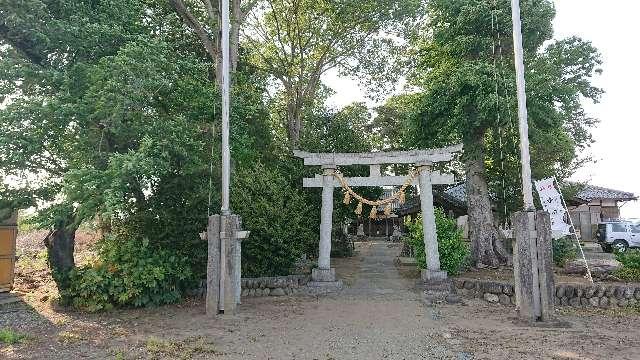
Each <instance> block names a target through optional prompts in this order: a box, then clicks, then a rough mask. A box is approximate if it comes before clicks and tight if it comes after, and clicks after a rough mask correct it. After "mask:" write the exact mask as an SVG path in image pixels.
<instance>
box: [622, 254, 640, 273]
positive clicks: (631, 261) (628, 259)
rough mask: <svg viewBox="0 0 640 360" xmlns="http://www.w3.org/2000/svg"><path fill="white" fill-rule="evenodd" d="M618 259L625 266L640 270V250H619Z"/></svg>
mask: <svg viewBox="0 0 640 360" xmlns="http://www.w3.org/2000/svg"><path fill="white" fill-rule="evenodd" d="M616 260H618V261H619V262H620V264H622V267H623V268H627V269H634V270H640V250H627V251H625V252H617V253H616Z"/></svg>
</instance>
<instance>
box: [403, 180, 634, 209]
mask: <svg viewBox="0 0 640 360" xmlns="http://www.w3.org/2000/svg"><path fill="white" fill-rule="evenodd" d="M434 195H439V196H441V197H442V198H444V199H446V200H448V201H450V202H451V203H453V204H454V205H456V206H458V207H460V208H466V207H467V191H466V183H464V182H462V183H460V184H458V185H454V186H452V187H450V188H447V189H446V190H444V191H440V192H438V193H437V194H434ZM574 199H576V200H578V201H585V202H589V201H592V200H618V201H628V200H637V199H638V197H637V196H635V195H634V194H633V193H630V192H625V191H620V190H614V189H608V188H604V187H600V186H594V185H586V186H585V187H584V188H583V189H582V190H581V191H579V192H578V193H577V194H576V195H575V196H574ZM418 204H419V198H418V197H415V198H413V199H410V200H409V201H407V203H406V204H404V205H403V206H401V207H400V208H401V209H409V208H411V207H414V206H417V205H418Z"/></svg>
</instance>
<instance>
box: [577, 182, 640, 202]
mask: <svg viewBox="0 0 640 360" xmlns="http://www.w3.org/2000/svg"><path fill="white" fill-rule="evenodd" d="M575 198H577V199H580V200H584V201H592V200H620V201H626V200H636V199H637V197H636V196H635V195H634V194H633V193H630V192H625V191H620V190H614V189H608V188H605V187H600V186H594V185H587V186H585V187H584V189H582V190H580V191H579V192H578V193H577V194H576V196H575Z"/></svg>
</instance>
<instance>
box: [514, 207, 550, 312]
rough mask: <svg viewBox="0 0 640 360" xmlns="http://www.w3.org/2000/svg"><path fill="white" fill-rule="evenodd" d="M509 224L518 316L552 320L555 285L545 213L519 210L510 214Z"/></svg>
mask: <svg viewBox="0 0 640 360" xmlns="http://www.w3.org/2000/svg"><path fill="white" fill-rule="evenodd" d="M512 223H513V226H514V235H515V251H514V255H515V256H514V259H513V272H514V279H515V293H516V306H517V310H518V317H519V318H520V320H523V321H525V322H528V323H534V322H538V321H549V320H553V319H554V308H553V300H554V296H555V285H554V278H553V264H552V262H553V257H552V250H551V221H550V218H549V214H548V213H547V212H545V211H537V212H534V211H521V212H517V213H515V214H513V218H512Z"/></svg>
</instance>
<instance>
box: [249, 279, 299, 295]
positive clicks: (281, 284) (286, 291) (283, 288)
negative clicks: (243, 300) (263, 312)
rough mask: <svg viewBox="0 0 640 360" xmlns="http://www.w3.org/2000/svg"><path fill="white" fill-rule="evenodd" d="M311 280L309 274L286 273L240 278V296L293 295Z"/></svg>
mask: <svg viewBox="0 0 640 360" xmlns="http://www.w3.org/2000/svg"><path fill="white" fill-rule="evenodd" d="M309 280H311V276H310V275H288V276H274V277H260V278H248V279H242V294H241V296H285V295H295V294H298V293H300V292H302V291H303V288H304V287H305V285H307V283H308V282H309Z"/></svg>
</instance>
